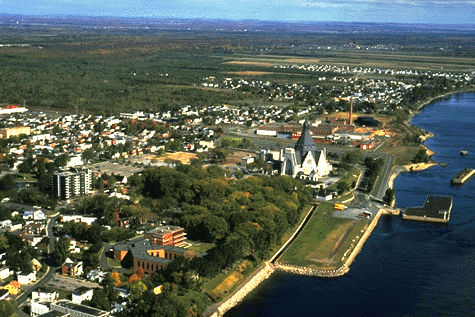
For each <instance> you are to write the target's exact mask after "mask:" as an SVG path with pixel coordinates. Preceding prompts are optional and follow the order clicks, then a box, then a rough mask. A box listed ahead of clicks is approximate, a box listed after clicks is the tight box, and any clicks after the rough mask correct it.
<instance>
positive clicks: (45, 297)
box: [31, 290, 59, 302]
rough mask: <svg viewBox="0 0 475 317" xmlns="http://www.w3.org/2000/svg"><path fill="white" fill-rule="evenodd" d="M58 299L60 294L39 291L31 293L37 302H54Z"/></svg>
mask: <svg viewBox="0 0 475 317" xmlns="http://www.w3.org/2000/svg"><path fill="white" fill-rule="evenodd" d="M58 298H59V294H58V292H42V291H41V290H38V291H33V292H32V293H31V299H32V300H33V301H37V302H54V301H56V300H58Z"/></svg>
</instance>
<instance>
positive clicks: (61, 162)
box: [54, 153, 71, 167]
mask: <svg viewBox="0 0 475 317" xmlns="http://www.w3.org/2000/svg"><path fill="white" fill-rule="evenodd" d="M70 159H71V158H70V157H69V155H68V154H67V153H64V154H61V155H59V156H57V157H56V158H55V159H54V166H56V167H64V166H66V165H67V164H68V162H69V160H70Z"/></svg>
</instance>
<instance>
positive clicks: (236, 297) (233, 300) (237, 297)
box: [211, 262, 274, 317]
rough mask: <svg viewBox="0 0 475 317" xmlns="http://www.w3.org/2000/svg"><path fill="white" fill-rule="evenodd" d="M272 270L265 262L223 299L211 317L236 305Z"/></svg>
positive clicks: (220, 314) (219, 314)
mask: <svg viewBox="0 0 475 317" xmlns="http://www.w3.org/2000/svg"><path fill="white" fill-rule="evenodd" d="M273 272H274V267H273V266H272V265H271V264H269V263H267V262H266V263H265V265H264V267H263V268H262V269H261V270H260V271H259V272H257V273H256V274H255V275H254V276H253V277H252V278H251V279H250V280H249V281H248V282H247V283H246V284H245V285H244V286H242V287H241V288H240V289H239V290H238V291H237V292H236V293H234V294H233V295H232V296H231V297H230V298H228V299H227V300H225V301H224V302H223V303H222V304H221V305H220V306H219V307H218V308H217V309H216V311H215V312H214V313H213V314H212V315H211V317H219V316H223V315H224V314H225V313H226V312H227V311H228V310H230V309H231V308H233V307H234V306H236V305H237V304H238V303H239V302H240V301H241V300H242V299H243V298H244V297H245V296H246V295H247V294H249V293H250V292H251V291H252V290H253V289H254V288H256V287H257V286H258V285H259V284H260V283H262V282H263V281H264V280H266V279H267V278H268V277H269V276H271V275H272V273H273Z"/></svg>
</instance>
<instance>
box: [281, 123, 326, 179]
mask: <svg viewBox="0 0 475 317" xmlns="http://www.w3.org/2000/svg"><path fill="white" fill-rule="evenodd" d="M281 160H282V166H281V170H280V174H281V175H288V176H291V177H294V178H300V179H307V180H311V181H318V179H319V178H320V177H323V176H326V175H328V174H330V172H331V171H332V168H333V167H332V166H331V164H330V163H328V160H327V157H326V150H325V149H323V150H318V149H317V147H316V146H315V142H313V138H312V136H311V135H310V129H309V125H308V122H307V121H305V122H304V124H303V129H302V134H301V135H300V138H299V140H298V141H297V143H295V147H294V148H286V149H285V150H284V153H283V155H282V158H281Z"/></svg>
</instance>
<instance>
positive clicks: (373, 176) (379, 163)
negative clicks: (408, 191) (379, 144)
mask: <svg viewBox="0 0 475 317" xmlns="http://www.w3.org/2000/svg"><path fill="white" fill-rule="evenodd" d="M365 165H366V167H367V168H368V184H367V186H366V192H367V193H371V191H372V190H373V187H374V184H375V183H376V180H377V179H378V176H379V174H381V171H382V169H383V166H384V159H377V160H375V159H373V158H371V157H367V158H366V159H365Z"/></svg>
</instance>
